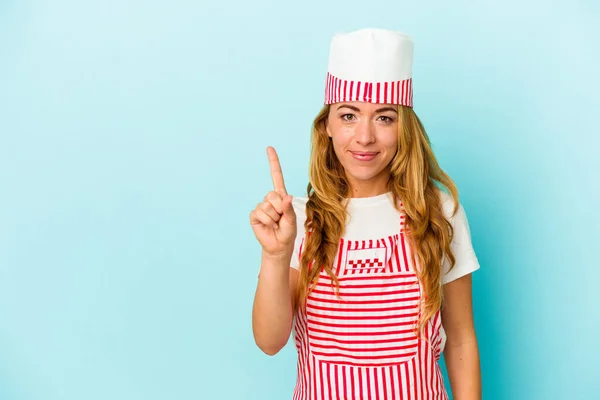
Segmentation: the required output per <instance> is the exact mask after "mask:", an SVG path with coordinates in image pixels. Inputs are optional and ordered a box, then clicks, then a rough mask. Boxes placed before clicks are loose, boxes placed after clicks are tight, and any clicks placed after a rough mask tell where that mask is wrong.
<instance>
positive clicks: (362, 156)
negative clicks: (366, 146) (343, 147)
mask: <svg viewBox="0 0 600 400" xmlns="http://www.w3.org/2000/svg"><path fill="white" fill-rule="evenodd" d="M350 153H351V154H352V157H354V158H355V159H357V160H359V161H371V160H372V159H374V158H375V157H376V156H377V154H379V153H377V152H373V151H351V152H350Z"/></svg>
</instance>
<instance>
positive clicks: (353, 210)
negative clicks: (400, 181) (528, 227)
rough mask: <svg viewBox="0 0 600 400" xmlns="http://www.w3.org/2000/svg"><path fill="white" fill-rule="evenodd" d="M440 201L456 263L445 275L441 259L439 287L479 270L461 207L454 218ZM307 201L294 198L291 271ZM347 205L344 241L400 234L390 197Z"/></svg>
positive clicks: (447, 200) (446, 198) (448, 204)
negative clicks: (450, 227)
mask: <svg viewBox="0 0 600 400" xmlns="http://www.w3.org/2000/svg"><path fill="white" fill-rule="evenodd" d="M440 199H441V202H442V207H443V211H444V215H445V216H446V218H449V220H450V223H451V224H452V227H453V228H454V237H453V240H452V243H451V248H452V251H453V253H454V257H455V259H456V263H455V265H454V268H453V269H452V270H451V271H450V272H448V269H449V267H450V263H449V261H448V260H447V259H446V258H445V257H444V260H443V264H442V283H443V284H446V283H448V282H451V281H453V280H455V279H458V278H460V277H462V276H464V275H467V274H469V273H471V272H473V271H476V270H477V269H479V262H478V260H477V256H476V255H475V251H474V250H473V246H472V243H471V233H470V230H469V223H468V221H467V216H466V214H465V210H464V209H463V207H462V205H461V204H459V207H458V210H457V211H456V214H455V215H454V216H452V211H453V210H454V200H453V198H452V196H450V195H449V194H447V193H446V192H444V191H442V190H440ZM307 201H308V197H306V196H303V197H294V199H293V202H292V205H293V207H294V211H295V212H296V217H297V225H298V234H297V235H296V242H295V244H294V253H293V255H292V260H291V265H290V266H291V267H292V268H295V269H298V268H299V267H300V265H299V250H300V245H301V244H302V241H303V239H304V221H305V220H306V202H307ZM348 201H349V203H348V212H349V215H350V218H349V221H348V223H347V224H346V231H345V233H344V236H343V238H344V239H346V240H369V239H372V238H380V237H386V236H391V235H394V234H397V233H398V232H399V230H400V216H401V213H400V212H399V211H398V210H397V209H396V208H395V207H394V202H393V196H392V194H391V193H385V194H381V195H378V196H374V197H361V198H350V199H349V200H348Z"/></svg>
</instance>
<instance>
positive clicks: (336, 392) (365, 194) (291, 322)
mask: <svg viewBox="0 0 600 400" xmlns="http://www.w3.org/2000/svg"><path fill="white" fill-rule="evenodd" d="M412 59H413V41H412V39H411V38H410V37H408V36H406V35H405V34H403V33H400V32H392V31H387V30H380V29H364V30H359V31H356V32H351V33H348V34H340V35H336V36H334V38H333V40H332V42H331V48H330V55H329V67H328V74H327V83H326V88H325V105H324V107H323V109H322V110H321V112H320V113H319V114H318V116H317V117H316V119H315V121H314V124H313V131H312V149H311V158H310V168H309V180H310V183H309V185H308V193H307V196H306V197H296V198H292V196H290V195H289V194H288V193H287V191H286V188H285V184H284V180H283V174H282V171H281V167H280V164H279V160H278V158H277V154H276V152H275V150H274V149H273V148H268V149H267V152H268V156H269V162H270V167H271V175H272V179H273V185H274V190H273V191H271V192H269V193H268V194H267V195H266V196H265V198H264V200H263V202H261V203H260V204H258V205H257V207H256V208H255V209H254V210H253V211H252V212H251V214H250V221H251V225H252V228H253V230H254V233H255V235H256V237H257V239H258V241H259V242H260V244H261V246H262V262H261V267H260V274H259V280H258V286H257V290H256V295H255V302H254V307H253V332H254V337H255V340H256V343H257V345H258V346H259V347H260V348H261V349H262V350H263V351H264V352H265V353H267V354H269V355H274V354H276V353H277V352H278V351H279V350H280V349H281V348H282V347H283V346H284V345H285V344H286V343H287V341H288V339H289V336H290V333H291V332H292V331H293V333H294V341H295V344H296V347H297V349H298V377H297V383H296V386H295V389H294V394H293V398H294V399H367V398H370V399H447V398H448V394H447V392H446V390H445V388H444V382H443V378H442V374H441V372H440V368H439V365H438V360H439V358H440V355H441V353H442V352H443V353H444V358H445V362H446V366H447V370H448V376H449V378H450V386H451V389H452V393H453V397H454V399H457V400H458V399H460V400H467V399H480V398H481V383H480V381H481V379H480V369H479V354H478V346H477V340H476V335H475V329H474V324H473V315H472V307H471V273H472V272H473V271H475V270H477V269H478V268H479V264H478V261H477V257H476V255H475V252H474V251H473V248H472V245H471V239H470V233H469V227H468V222H467V218H466V215H465V211H464V209H463V208H462V206H461V205H460V203H459V201H458V193H457V189H456V187H455V185H454V183H453V182H452V180H451V179H450V178H449V177H448V176H447V175H446V174H445V173H444V172H443V171H442V169H441V168H440V167H439V165H438V163H437V161H436V159H435V157H434V154H433V152H432V150H431V147H430V144H429V139H428V137H427V134H426V133H425V130H424V128H423V126H422V125H421V122H420V121H419V119H418V117H417V116H416V114H415V113H414V111H413V108H412V107H413V105H412ZM442 188H445V189H446V190H447V191H448V192H449V194H448V193H446V191H444V190H442Z"/></svg>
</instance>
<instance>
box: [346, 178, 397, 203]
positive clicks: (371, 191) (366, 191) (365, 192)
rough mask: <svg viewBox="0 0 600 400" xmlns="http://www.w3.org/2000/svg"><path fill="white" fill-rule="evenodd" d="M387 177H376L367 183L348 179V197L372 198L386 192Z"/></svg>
mask: <svg viewBox="0 0 600 400" xmlns="http://www.w3.org/2000/svg"><path fill="white" fill-rule="evenodd" d="M388 180H389V176H378V177H375V178H373V179H370V180H367V181H361V180H356V179H349V181H350V182H349V183H350V190H349V191H348V197H354V198H360V197H374V196H379V195H380V194H384V193H387V192H388Z"/></svg>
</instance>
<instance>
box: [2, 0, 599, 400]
mask: <svg viewBox="0 0 600 400" xmlns="http://www.w3.org/2000/svg"><path fill="white" fill-rule="evenodd" d="M599 21H600V6H599V5H598V2H597V1H594V0H588V1H583V0H581V1H573V0H571V1H566V0H564V1H542V0H538V1H535V0H505V1H475V0H470V1H469V0H461V1H454V2H447V1H442V0H436V1H428V2H415V1H411V2H409V1H391V0H386V1H370V2H365V1H362V2H359V1H355V0H346V1H339V0H336V1H327V2H321V1H317V0H306V1H303V2H281V1H274V0H273V1H267V0H257V1H252V2H249V1H241V0H233V1H231V0H230V1H220V2H217V1H215V2H210V3H203V2H202V1H200V2H197V1H190V0H172V1H169V2H166V1H162V2H160V1H141V0H132V1H127V2H123V1H118V0H106V1H102V2H91V1H81V0H78V1H75V0H54V1H49V0H47V1H42V0H38V1H35V0H21V1H17V0H2V1H1V2H0V399H2V400H107V399H111V400H159V399H160V400H163V399H178V400H179V399H181V400H184V399H261V400H264V399H290V398H291V392H292V389H293V385H294V383H295V376H296V365H295V350H294V348H293V346H292V345H291V343H290V345H288V346H287V347H286V348H285V349H284V350H283V351H282V352H281V353H279V354H278V355H277V356H275V357H268V356H266V355H264V354H262V353H261V352H260V350H259V349H258V348H257V347H256V346H255V344H254V341H253V338H252V332H251V307H252V301H253V295H254V290H255V287H256V278H257V272H258V268H259V254H260V248H259V245H258V243H257V242H256V240H255V239H254V236H253V234H252V231H251V229H250V227H249V223H248V213H249V211H250V210H251V209H252V208H253V207H254V206H255V204H256V203H257V202H259V201H261V200H262V197H263V195H264V194H265V193H266V192H267V191H268V190H270V185H271V181H270V176H269V171H268V164H267V158H266V155H265V148H266V146H268V145H273V146H275V147H276V149H277V150H278V152H279V154H280V158H281V162H282V166H283V169H284V175H285V178H286V182H287V185H288V190H289V191H290V192H291V193H293V194H295V195H303V194H304V191H305V187H306V183H307V161H308V151H309V128H310V124H311V122H312V119H313V118H314V116H315V115H316V113H317V111H318V110H319V108H320V107H321V104H322V101H323V90H324V78H325V73H326V67H327V56H328V51H329V40H330V38H331V35H333V34H334V33H336V32H343V31H350V30H354V29H358V28H363V27H380V28H389V29H397V30H402V31H405V32H407V33H409V34H410V35H411V36H412V37H413V38H414V40H415V63H414V100H415V111H416V112H417V114H418V115H419V116H420V117H421V118H422V120H423V122H424V124H425V127H426V129H427V131H428V133H429V135H430V137H431V139H432V142H433V146H434V150H435V152H436V154H437V156H438V158H439V161H440V163H441V164H442V166H443V168H444V169H445V170H446V171H447V172H448V173H449V174H450V175H451V176H452V177H453V178H454V180H455V181H456V183H457V184H458V187H459V190H460V195H461V201H462V203H463V205H464V207H465V209H466V212H467V215H468V217H469V221H470V224H471V232H472V236H473V243H474V246H475V250H476V252H477V254H478V256H479V259H480V262H481V270H480V271H478V272H477V273H475V275H474V307H475V318H476V328H477V333H478V337H479V342H480V349H481V366H482V374H483V388H484V399H486V400H495V399H510V400H520V399H523V400H537V399H565V400H572V399H591V398H598V397H594V396H597V395H598V393H599V390H600V379H599V378H600V367H599V366H598V361H599V355H600V352H599V351H598V332H599V330H600V317H599V314H600V312H599V311H598V308H599V306H600V296H599V294H598V287H599V286H598V281H599V280H600V272H599V271H600V268H599V267H600V265H599V264H600V263H599V261H598V247H599V244H600V238H599V234H598V226H599V225H600V218H599V213H600V196H599V193H600V187H599V186H600V184H599V182H600V179H599V178H598V171H600V162H599V160H598V154H599V152H598V146H599V145H600V139H599V138H598V137H599V134H600V132H599V129H598V115H599V114H600V111H599V109H600V101H599V100H598V99H599V93H600V91H599V89H600V85H599V79H598V70H599V69H600V65H599V64H600V55H599V47H598V41H599V40H600V23H599Z"/></svg>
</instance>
